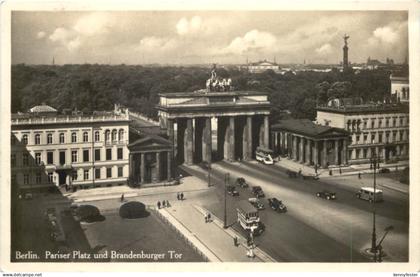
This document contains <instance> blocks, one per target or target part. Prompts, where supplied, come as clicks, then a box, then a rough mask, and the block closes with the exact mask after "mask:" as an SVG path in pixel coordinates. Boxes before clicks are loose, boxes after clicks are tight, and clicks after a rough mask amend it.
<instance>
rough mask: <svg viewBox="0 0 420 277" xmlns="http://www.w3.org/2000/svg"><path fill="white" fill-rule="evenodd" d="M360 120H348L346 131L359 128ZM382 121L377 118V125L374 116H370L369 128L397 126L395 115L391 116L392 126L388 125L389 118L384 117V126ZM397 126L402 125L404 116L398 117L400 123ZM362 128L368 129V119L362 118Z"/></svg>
mask: <svg viewBox="0 0 420 277" xmlns="http://www.w3.org/2000/svg"><path fill="white" fill-rule="evenodd" d="M361 123H362V121H361V120H360V119H359V120H348V121H347V130H348V131H355V130H358V131H359V130H360V125H361ZM382 124H383V121H382V119H378V125H376V118H372V119H371V120H370V128H371V129H374V128H382V127H398V126H397V117H393V118H392V126H390V119H389V118H386V119H385V126H383V125H382ZM408 124H409V118H408V117H407V125H408ZM399 126H404V118H403V117H400V124H399ZM363 129H368V121H367V120H363Z"/></svg>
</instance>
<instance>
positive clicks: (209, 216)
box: [207, 213, 211, 222]
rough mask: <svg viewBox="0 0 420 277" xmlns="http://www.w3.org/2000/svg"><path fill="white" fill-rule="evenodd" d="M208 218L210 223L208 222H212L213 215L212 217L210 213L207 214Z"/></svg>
mask: <svg viewBox="0 0 420 277" xmlns="http://www.w3.org/2000/svg"><path fill="white" fill-rule="evenodd" d="M207 217H208V218H207V221H208V222H211V215H210V213H207Z"/></svg>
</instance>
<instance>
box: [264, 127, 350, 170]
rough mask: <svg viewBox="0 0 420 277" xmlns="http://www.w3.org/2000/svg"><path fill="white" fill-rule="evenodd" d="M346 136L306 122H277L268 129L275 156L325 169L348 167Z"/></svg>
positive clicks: (341, 130)
mask: <svg viewBox="0 0 420 277" xmlns="http://www.w3.org/2000/svg"><path fill="white" fill-rule="evenodd" d="M349 135H350V134H349V132H347V131H346V130H343V129H339V128H333V127H329V126H322V125H318V124H315V123H313V122H312V121H310V120H309V119H289V120H280V121H279V122H278V123H276V124H273V125H272V126H271V142H272V145H271V146H272V148H273V150H274V152H275V153H277V154H280V155H282V156H287V157H288V158H290V159H293V160H294V161H296V162H299V163H302V164H306V165H310V166H315V165H317V166H320V167H323V168H326V167H328V166H339V165H347V164H348V156H347V153H348V145H349V141H350V137H349Z"/></svg>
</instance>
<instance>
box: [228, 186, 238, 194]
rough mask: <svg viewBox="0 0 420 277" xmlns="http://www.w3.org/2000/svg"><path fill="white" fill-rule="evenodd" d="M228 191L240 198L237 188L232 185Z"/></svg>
mask: <svg viewBox="0 0 420 277" xmlns="http://www.w3.org/2000/svg"><path fill="white" fill-rule="evenodd" d="M226 190H227V193H228V194H230V195H232V196H239V192H238V191H237V190H236V188H235V186H232V185H230V186H228V187H227V188H226Z"/></svg>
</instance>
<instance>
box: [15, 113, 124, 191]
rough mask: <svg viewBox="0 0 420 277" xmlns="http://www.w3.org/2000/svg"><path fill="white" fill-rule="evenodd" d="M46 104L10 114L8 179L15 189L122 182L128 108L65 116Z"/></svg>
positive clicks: (117, 183)
mask: <svg viewBox="0 0 420 277" xmlns="http://www.w3.org/2000/svg"><path fill="white" fill-rule="evenodd" d="M52 109H53V108H51V107H49V106H46V105H42V106H37V107H34V108H33V109H31V110H30V111H29V112H27V113H23V114H22V113H19V114H13V115H12V126H11V129H12V134H11V169H12V172H11V179H12V184H15V185H17V186H18V187H19V188H20V189H36V188H39V189H41V188H45V187H50V186H51V185H55V186H66V187H67V186H68V187H72V186H73V187H78V188H87V187H100V186H112V185H122V184H126V183H127V178H128V175H129V152H128V147H127V146H128V141H129V116H128V110H118V109H116V110H114V111H113V112H94V113H92V114H90V115H86V114H70V115H65V114H59V113H58V112H54V111H53V110H52ZM44 111H48V112H44Z"/></svg>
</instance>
